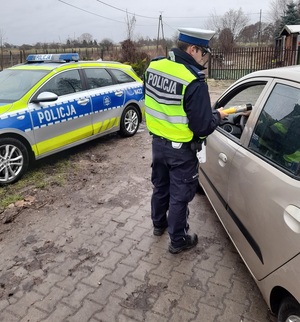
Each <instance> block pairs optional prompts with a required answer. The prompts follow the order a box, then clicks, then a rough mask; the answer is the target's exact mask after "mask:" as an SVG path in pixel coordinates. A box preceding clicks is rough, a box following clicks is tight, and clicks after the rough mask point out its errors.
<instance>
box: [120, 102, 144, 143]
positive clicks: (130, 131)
mask: <svg viewBox="0 0 300 322" xmlns="http://www.w3.org/2000/svg"><path fill="white" fill-rule="evenodd" d="M139 123H140V122H139V113H138V110H137V108H136V107H135V106H133V105H129V106H127V107H126V108H125V110H124V112H123V114H122V117H121V124H120V134H121V135H122V136H125V137H129V136H133V135H134V134H135V133H136V132H137V130H138V128H139Z"/></svg>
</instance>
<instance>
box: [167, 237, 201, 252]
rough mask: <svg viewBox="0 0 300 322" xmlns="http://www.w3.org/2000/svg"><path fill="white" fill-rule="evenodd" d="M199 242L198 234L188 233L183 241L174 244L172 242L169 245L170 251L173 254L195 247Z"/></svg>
mask: <svg viewBox="0 0 300 322" xmlns="http://www.w3.org/2000/svg"><path fill="white" fill-rule="evenodd" d="M197 244H198V236H197V235H196V234H193V235H186V236H185V237H184V238H183V240H182V243H180V244H176V245H173V244H172V242H171V244H170V246H169V252H170V253H171V254H178V253H181V252H182V251H185V250H189V249H191V248H193V247H195V246H196V245H197Z"/></svg>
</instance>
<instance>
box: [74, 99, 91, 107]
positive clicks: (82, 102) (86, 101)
mask: <svg viewBox="0 0 300 322" xmlns="http://www.w3.org/2000/svg"><path fill="white" fill-rule="evenodd" d="M89 101H90V100H89V99H88V98H79V99H78V101H77V103H78V104H79V105H86V104H87V103H88V102H89Z"/></svg>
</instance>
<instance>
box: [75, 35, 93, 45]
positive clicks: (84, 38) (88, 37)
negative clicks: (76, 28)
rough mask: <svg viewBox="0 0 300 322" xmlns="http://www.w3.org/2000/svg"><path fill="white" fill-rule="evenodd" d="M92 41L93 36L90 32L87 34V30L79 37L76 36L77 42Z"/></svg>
mask: <svg viewBox="0 0 300 322" xmlns="http://www.w3.org/2000/svg"><path fill="white" fill-rule="evenodd" d="M92 41H93V36H92V35H91V34H89V33H88V32H85V33H83V34H82V35H81V36H80V37H79V38H78V42H80V43H83V42H86V43H88V44H89V43H91V42H92Z"/></svg>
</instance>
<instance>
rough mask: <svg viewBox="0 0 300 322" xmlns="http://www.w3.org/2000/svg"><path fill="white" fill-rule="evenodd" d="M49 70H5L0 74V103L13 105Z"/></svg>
mask: <svg viewBox="0 0 300 322" xmlns="http://www.w3.org/2000/svg"><path fill="white" fill-rule="evenodd" d="M48 73H49V70H24V69H22V70H21V69H5V70H3V71H2V72H0V102H2V103H13V102H15V101H17V100H19V99H20V98H21V97H22V96H24V95H25V94H26V93H27V92H28V91H29V90H30V89H31V88H32V87H33V86H34V85H35V84H36V83H37V82H38V81H39V80H40V79H42V78H43V77H44V76H45V75H47V74H48Z"/></svg>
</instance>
